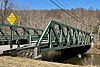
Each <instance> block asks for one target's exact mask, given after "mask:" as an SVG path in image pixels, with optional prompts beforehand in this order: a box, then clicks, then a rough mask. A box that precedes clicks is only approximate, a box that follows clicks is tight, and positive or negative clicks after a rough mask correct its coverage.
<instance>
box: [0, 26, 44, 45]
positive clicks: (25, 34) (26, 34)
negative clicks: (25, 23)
mask: <svg viewBox="0 0 100 67" xmlns="http://www.w3.org/2000/svg"><path fill="white" fill-rule="evenodd" d="M3 28H5V29H3ZM7 28H9V30H7ZM19 29H20V30H21V31H20V30H19ZM4 30H6V31H4ZM11 31H12V40H19V39H26V40H28V42H29V44H30V43H31V40H35V39H36V38H34V37H33V36H35V37H36V36H37V39H39V36H40V35H41V33H42V32H43V30H41V29H34V28H28V27H22V26H17V25H9V24H0V41H11V33H10V32H11ZM30 31H31V32H32V33H31V32H30ZM20 32H21V34H20Z"/></svg>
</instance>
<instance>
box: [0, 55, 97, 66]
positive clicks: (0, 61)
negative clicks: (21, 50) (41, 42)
mask: <svg viewBox="0 0 100 67" xmlns="http://www.w3.org/2000/svg"><path fill="white" fill-rule="evenodd" d="M0 67H97V66H91V65H87V66H79V65H71V64H62V63H55V62H47V61H39V60H33V59H29V58H18V57H10V56H2V57H0Z"/></svg>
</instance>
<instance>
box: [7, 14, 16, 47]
mask: <svg viewBox="0 0 100 67" xmlns="http://www.w3.org/2000/svg"><path fill="white" fill-rule="evenodd" d="M7 20H8V22H9V23H10V25H11V27H10V28H11V41H10V48H12V47H13V46H12V40H13V31H12V30H13V29H12V25H13V24H14V22H15V21H16V16H15V15H14V14H13V13H11V14H10V15H9V16H8V17H7Z"/></svg>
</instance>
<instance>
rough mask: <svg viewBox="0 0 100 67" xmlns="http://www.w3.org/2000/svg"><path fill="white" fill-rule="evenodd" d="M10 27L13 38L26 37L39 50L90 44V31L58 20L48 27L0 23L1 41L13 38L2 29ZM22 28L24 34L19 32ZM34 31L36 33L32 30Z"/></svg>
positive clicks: (51, 22)
mask: <svg viewBox="0 0 100 67" xmlns="http://www.w3.org/2000/svg"><path fill="white" fill-rule="evenodd" d="M4 26H5V27H9V28H10V31H12V39H13V40H18V39H26V40H28V43H29V44H31V47H32V46H34V44H35V45H36V48H37V51H38V52H39V53H40V52H41V51H46V50H61V49H66V48H72V47H79V46H85V45H90V43H91V36H90V33H89V32H85V31H82V30H80V29H77V28H74V27H72V26H69V25H66V24H62V23H59V22H57V21H54V20H51V21H49V23H48V25H47V26H46V28H45V29H44V31H43V30H41V29H34V28H28V27H22V26H17V25H12V26H11V25H8V24H0V33H1V34H0V41H2V40H7V41H9V40H11V39H10V38H11V35H10V34H7V33H5V32H4V30H2V27H4ZM18 29H22V30H23V32H22V34H19V32H20V31H19V30H18ZM30 30H31V31H33V32H34V33H31V32H30Z"/></svg>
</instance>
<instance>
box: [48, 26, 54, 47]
mask: <svg viewBox="0 0 100 67" xmlns="http://www.w3.org/2000/svg"><path fill="white" fill-rule="evenodd" d="M48 36H49V38H48V40H49V47H50V48H52V47H53V46H52V32H51V27H49V32H48Z"/></svg>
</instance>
